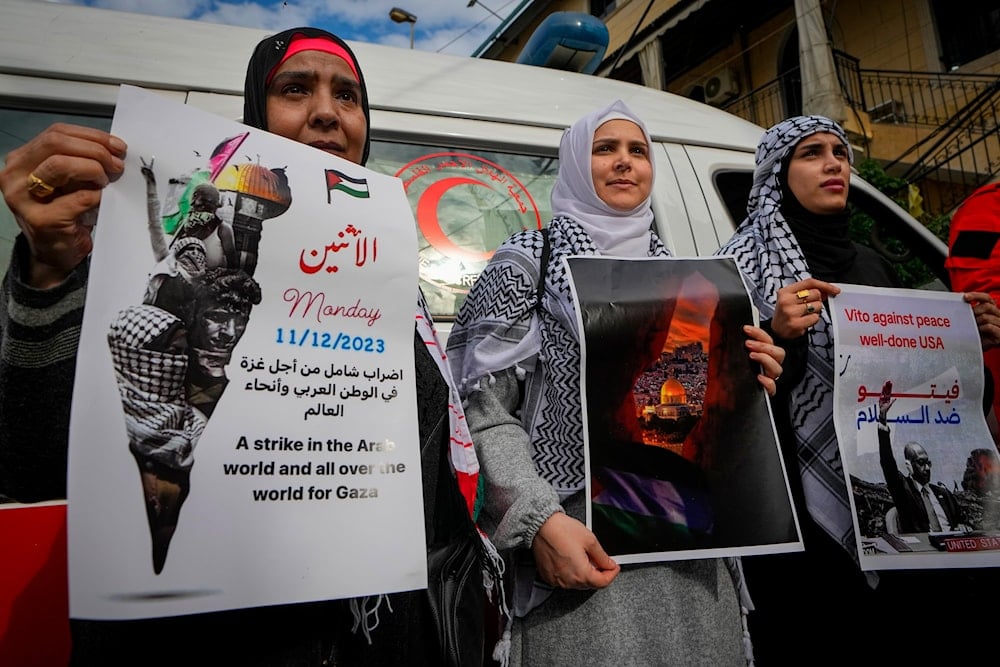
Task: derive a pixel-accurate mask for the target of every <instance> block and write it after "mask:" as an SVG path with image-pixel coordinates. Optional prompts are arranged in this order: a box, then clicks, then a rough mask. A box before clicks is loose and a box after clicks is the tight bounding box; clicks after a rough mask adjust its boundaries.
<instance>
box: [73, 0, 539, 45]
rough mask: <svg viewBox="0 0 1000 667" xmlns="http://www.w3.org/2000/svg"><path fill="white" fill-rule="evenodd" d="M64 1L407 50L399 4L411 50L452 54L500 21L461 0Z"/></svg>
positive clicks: (507, 4) (501, 4)
mask: <svg viewBox="0 0 1000 667" xmlns="http://www.w3.org/2000/svg"><path fill="white" fill-rule="evenodd" d="M64 1H67V2H70V3H72V4H86V5H91V6H95V7H102V8H105V9H116V10H121V11H130V12H137V13H140V14H154V15H158V16H169V17H173V18H186V19H194V20H198V21H209V22H212V23H221V24H224V25H238V26H243V27H247V28H260V29H263V30H274V31H277V30H283V29H285V28H291V27H294V26H300V25H313V26H316V27H320V28H324V29H326V30H329V31H331V32H333V33H336V34H337V35H339V36H341V37H343V38H345V39H350V40H356V41H365V42H375V43H377V44H388V45H391V46H398V47H403V48H406V47H408V46H409V45H410V26H409V25H408V24H399V23H394V22H393V21H392V20H391V19H390V18H389V10H390V9H392V8H393V7H400V8H401V9H405V10H406V11H408V12H410V13H411V14H413V15H415V16H416V17H417V22H416V23H415V24H414V25H415V48H417V49H422V50H425V51H440V52H442V53H451V54H456V55H470V54H471V53H472V52H473V51H474V50H475V49H476V47H478V46H479V45H480V44H481V43H482V42H483V41H484V40H485V39H486V38H487V37H489V35H490V34H491V33H492V32H493V31H494V30H495V29H496V28H497V27H498V26H499V25H500V20H499V19H497V18H496V17H495V16H493V15H492V14H491V13H490V12H489V11H487V10H486V9H484V8H483V7H478V6H473V7H466V4H467V3H466V0H448V1H447V2H444V1H442V0H258V1H257V2H225V1H223V0H64ZM519 2H520V0H492V1H491V2H487V3H486V6H489V8H490V9H491V10H493V11H495V12H496V13H498V14H500V15H502V16H505V15H506V14H507V13H508V12H510V11H512V10H513V9H514V8H515V7H516V6H517V5H518V4H519Z"/></svg>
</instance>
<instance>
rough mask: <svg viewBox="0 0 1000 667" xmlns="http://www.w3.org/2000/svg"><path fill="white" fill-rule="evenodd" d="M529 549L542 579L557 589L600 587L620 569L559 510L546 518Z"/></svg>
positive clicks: (587, 532) (587, 533)
mask: <svg viewBox="0 0 1000 667" xmlns="http://www.w3.org/2000/svg"><path fill="white" fill-rule="evenodd" d="M531 548H532V551H533V552H534V555H535V564H536V565H537V567H538V573H539V574H540V575H541V577H542V579H543V580H544V581H546V582H547V583H549V584H551V585H552V586H557V587H559V588H578V589H590V588H603V587H605V586H607V585H608V584H610V583H611V581H612V580H614V578H615V577H616V576H618V572H619V570H620V566H619V565H618V564H617V563H615V562H614V560H613V559H611V558H610V557H609V556H608V555H607V553H606V552H605V551H604V549H603V548H602V547H601V545H600V543H599V542H598V541H597V537H595V536H594V534H593V533H592V532H590V530H589V529H588V528H587V527H586V526H585V525H583V524H582V523H580V522H579V521H577V520H576V519H574V518H572V517H570V516H567V515H566V514H563V513H562V512H557V513H555V514H553V515H552V516H550V517H549V518H548V519H546V521H545V523H543V524H542V526H541V528H539V529H538V533H537V534H536V535H535V539H534V541H533V542H532V544H531Z"/></svg>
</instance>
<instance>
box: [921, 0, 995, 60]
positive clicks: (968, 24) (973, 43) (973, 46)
mask: <svg viewBox="0 0 1000 667" xmlns="http://www.w3.org/2000/svg"><path fill="white" fill-rule="evenodd" d="M956 4H957V5H958V6H956ZM989 4H994V6H993V7H992V8H991V7H988V6H981V5H980V3H978V2H962V1H959V2H956V0H934V3H933V6H934V18H935V20H936V21H937V28H938V36H939V38H940V40H941V63H942V64H943V65H944V68H945V70H952V69H955V68H957V67H959V66H961V65H964V64H966V63H969V62H972V61H973V60H976V59H977V58H981V57H983V56H985V55H986V54H988V53H992V52H993V51H997V50H1000V7H996V6H995V3H982V5H989Z"/></svg>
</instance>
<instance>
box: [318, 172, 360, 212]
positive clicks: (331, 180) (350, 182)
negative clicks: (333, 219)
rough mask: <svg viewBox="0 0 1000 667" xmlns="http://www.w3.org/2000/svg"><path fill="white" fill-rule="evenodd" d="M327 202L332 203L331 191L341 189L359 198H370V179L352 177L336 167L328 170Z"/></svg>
mask: <svg viewBox="0 0 1000 667" xmlns="http://www.w3.org/2000/svg"><path fill="white" fill-rule="evenodd" d="M326 190H327V193H326V202H327V203H328V204H329V203H330V192H331V191H333V190H340V191H341V192H344V193H346V194H349V195H351V196H352V197H357V198H358V199H367V198H368V179H367V178H352V177H350V176H348V175H347V174H345V173H344V172H342V171H337V170H336V169H327V170H326Z"/></svg>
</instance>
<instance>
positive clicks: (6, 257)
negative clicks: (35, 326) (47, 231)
mask: <svg viewBox="0 0 1000 667" xmlns="http://www.w3.org/2000/svg"><path fill="white" fill-rule="evenodd" d="M52 123H73V124H75V125H86V126H88V127H96V128H99V129H102V130H110V129H111V119H110V118H102V117H97V116H80V115H73V114H64V113H48V112H42V111H22V110H19V109H0V159H3V160H4V162H6V160H7V153H9V152H11V151H12V150H14V149H15V148H17V147H18V146H21V145H23V144H25V143H27V142H28V141H30V140H31V138H32V137H34V136H35V135H36V134H38V133H39V132H41V131H42V130H44V129H45V128H47V127H48V126H49V125H51V124H52ZM17 232H18V227H17V223H16V222H15V221H14V216H13V214H12V213H11V212H10V209H8V208H7V206H6V205H3V204H2V200H0V274H2V273H3V272H5V271H6V270H7V264H8V263H9V262H10V253H11V250H12V249H13V247H14V237H15V236H17Z"/></svg>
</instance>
